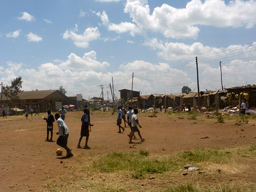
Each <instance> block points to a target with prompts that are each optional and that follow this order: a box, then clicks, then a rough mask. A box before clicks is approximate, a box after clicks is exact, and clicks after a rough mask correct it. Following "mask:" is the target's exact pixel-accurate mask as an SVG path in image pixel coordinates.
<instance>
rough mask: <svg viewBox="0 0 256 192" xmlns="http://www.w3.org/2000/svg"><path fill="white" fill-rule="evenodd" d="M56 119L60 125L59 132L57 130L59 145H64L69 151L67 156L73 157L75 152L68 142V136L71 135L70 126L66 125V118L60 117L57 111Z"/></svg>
mask: <svg viewBox="0 0 256 192" xmlns="http://www.w3.org/2000/svg"><path fill="white" fill-rule="evenodd" d="M55 119H56V121H57V124H58V127H59V132H57V133H56V134H57V135H59V137H58V139H57V145H59V146H61V147H63V148H64V149H66V151H67V155H66V157H67V158H68V157H72V156H73V154H72V153H71V149H70V148H68V146H67V144H68V136H69V130H68V126H67V125H66V123H65V122H64V120H63V119H62V118H60V114H59V113H56V114H55Z"/></svg>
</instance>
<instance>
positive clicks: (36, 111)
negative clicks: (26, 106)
mask: <svg viewBox="0 0 256 192" xmlns="http://www.w3.org/2000/svg"><path fill="white" fill-rule="evenodd" d="M35 115H37V116H39V114H38V109H37V108H36V114H35Z"/></svg>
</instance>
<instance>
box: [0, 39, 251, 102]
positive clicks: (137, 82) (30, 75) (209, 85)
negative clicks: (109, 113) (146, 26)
mask: <svg viewBox="0 0 256 192" xmlns="http://www.w3.org/2000/svg"><path fill="white" fill-rule="evenodd" d="M158 46H161V45H158ZM175 46H176V47H175ZM171 47H172V48H171V49H174V48H176V49H181V50H179V51H177V53H175V54H176V55H178V52H182V54H184V53H183V52H186V53H187V54H192V53H200V52H202V51H203V50H204V49H207V48H208V50H207V51H209V55H212V56H214V54H216V53H215V52H214V51H213V50H214V49H216V48H214V47H212V48H210V47H206V46H203V45H202V44H201V45H197V44H196V45H191V46H188V45H180V44H174V45H171ZM173 47H174V48H173ZM180 47H181V48H180ZM198 47H199V48H198ZM255 49H256V43H253V45H251V46H249V45H243V46H241V45H232V46H229V47H227V48H225V49H223V50H222V52H224V53H233V55H234V53H237V52H234V51H235V50H243V51H244V54H242V55H247V59H236V58H235V59H233V60H231V61H227V60H226V61H224V62H223V64H222V71H223V83H224V86H225V87H227V88H228V87H233V86H239V85H245V84H246V83H254V82H255V74H256V68H255V66H256V60H255V59H254V60H253V58H255V56H253V53H254V51H255ZM184 50H185V51H184ZM216 50H217V51H219V49H216ZM216 55H217V54H216ZM230 55H232V54H230ZM96 56H97V54H96V52H95V51H90V52H86V53H84V55H83V56H82V57H80V56H78V55H76V54H74V53H70V54H69V56H68V58H67V60H66V61H61V60H58V61H57V60H56V62H58V63H56V64H54V63H44V64H41V65H40V66H39V67H38V68H35V69H32V68H26V67H25V66H26V65H23V64H21V63H14V62H9V63H8V66H7V67H6V68H4V67H1V72H0V74H1V81H2V82H4V84H9V83H10V81H11V80H13V79H14V78H15V77H17V76H21V77H22V80H23V89H24V90H35V89H39V90H43V89H58V88H59V86H61V85H62V86H63V87H64V88H65V89H66V90H67V91H68V95H76V94H77V93H81V94H83V97H84V98H86V99H88V98H89V97H93V96H99V95H100V92H101V89H100V87H99V85H104V86H105V88H104V91H105V98H106V97H107V96H106V91H107V90H108V85H109V83H110V82H111V78H112V77H113V78H114V84H115V94H116V95H117V96H118V97H119V92H118V90H120V89H130V88H131V84H132V79H131V74H132V73H134V74H135V76H134V82H133V88H134V90H139V91H141V92H142V94H152V93H180V92H181V88H182V87H183V86H184V85H186V86H189V87H190V88H191V89H192V90H193V89H195V88H196V73H195V62H193V63H192V62H191V63H190V65H187V64H186V66H185V67H181V68H180V69H176V68H175V66H172V64H170V63H156V64H154V63H150V62H146V61H143V60H135V61H133V62H130V63H125V64H122V65H121V66H120V68H119V70H117V71H115V72H106V70H105V69H106V68H108V67H109V66H110V63H108V62H106V61H103V62H101V61H98V59H97V57H96ZM174 57H177V56H174ZM177 58H179V57H177ZM199 58H201V57H199ZM212 58H215V56H214V57H212ZM249 58H251V59H249ZM176 61H180V60H176ZM176 61H175V63H176ZM208 61H209V60H207V59H206V58H204V60H202V59H199V76H200V89H201V90H205V89H212V90H214V89H220V81H219V79H220V70H219V60H218V61H217V62H216V63H215V64H213V63H211V62H210V63H209V62H208ZM31 82H33V83H31Z"/></svg>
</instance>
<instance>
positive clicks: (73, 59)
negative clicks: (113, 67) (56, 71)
mask: <svg viewBox="0 0 256 192" xmlns="http://www.w3.org/2000/svg"><path fill="white" fill-rule="evenodd" d="M60 66H61V67H62V68H63V69H72V70H78V71H81V70H96V71H97V70H105V69H106V68H107V67H109V63H107V62H99V61H97V57H96V52H95V51H90V52H88V53H85V54H84V55H83V57H79V56H77V55H76V54H74V53H71V54H70V55H69V56H68V60H67V61H65V62H62V63H61V64H60Z"/></svg>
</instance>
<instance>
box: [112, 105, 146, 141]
mask: <svg viewBox="0 0 256 192" xmlns="http://www.w3.org/2000/svg"><path fill="white" fill-rule="evenodd" d="M137 114H138V109H134V110H133V109H132V107H129V109H128V112H127V111H126V109H125V108H124V107H122V106H119V107H118V111H117V126H118V129H119V131H118V133H121V129H122V130H123V132H124V127H122V126H121V124H122V120H123V122H124V126H125V127H126V122H127V123H128V125H129V127H130V130H131V132H130V133H129V134H128V137H129V139H130V142H129V143H132V139H135V138H136V137H135V135H134V133H135V132H137V133H138V135H139V137H140V139H141V142H144V141H145V139H143V138H142V136H141V134H140V130H139V128H138V126H139V127H140V128H142V127H141V125H140V124H139V119H138V116H137ZM125 115H127V120H126V118H125Z"/></svg>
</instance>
